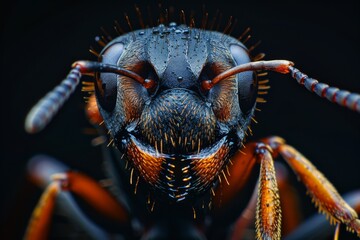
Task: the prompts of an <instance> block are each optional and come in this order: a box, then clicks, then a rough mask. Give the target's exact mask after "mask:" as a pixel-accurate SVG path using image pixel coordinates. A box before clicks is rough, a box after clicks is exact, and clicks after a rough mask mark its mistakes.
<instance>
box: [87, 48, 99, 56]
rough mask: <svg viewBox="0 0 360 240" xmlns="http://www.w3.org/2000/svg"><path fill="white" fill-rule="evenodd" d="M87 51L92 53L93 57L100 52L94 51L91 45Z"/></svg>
mask: <svg viewBox="0 0 360 240" xmlns="http://www.w3.org/2000/svg"><path fill="white" fill-rule="evenodd" d="M89 52H90V53H91V54H93V55H95V57H99V56H100V53H98V52H97V51H95V49H94V48H93V47H91V46H90V49H89Z"/></svg>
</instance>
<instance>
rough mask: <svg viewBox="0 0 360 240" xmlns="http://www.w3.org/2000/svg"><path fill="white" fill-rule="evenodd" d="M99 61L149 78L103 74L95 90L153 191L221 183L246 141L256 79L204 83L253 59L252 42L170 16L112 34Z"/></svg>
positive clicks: (180, 192)
mask: <svg viewBox="0 0 360 240" xmlns="http://www.w3.org/2000/svg"><path fill="white" fill-rule="evenodd" d="M99 60H100V61H101V62H102V63H106V64H111V65H116V66H119V67H121V68H124V69H127V70H130V71H132V72H134V73H136V74H138V75H139V76H141V77H142V78H143V79H146V80H148V81H149V82H151V83H152V84H151V85H150V86H149V87H147V86H145V85H144V84H143V83H141V82H139V81H136V80H134V79H133V78H129V77H126V76H121V75H117V74H115V73H100V74H98V75H97V80H96V84H95V89H96V95H97V99H98V105H99V109H100V112H101V115H102V117H103V118H104V122H105V125H106V127H107V129H108V130H109V132H110V135H111V136H112V138H113V139H114V143H115V145H116V146H117V147H118V149H119V150H120V151H121V152H123V153H124V154H125V157H126V158H127V159H128V160H129V162H130V163H132V165H133V167H134V168H135V169H136V172H137V173H138V174H139V175H140V177H141V178H142V179H143V180H145V182H147V183H148V184H150V186H151V188H152V189H153V191H154V193H155V195H158V196H161V198H166V199H168V200H170V201H182V200H185V199H187V198H189V196H191V198H193V197H197V196H198V195H199V194H202V193H203V192H205V191H206V190H208V189H209V188H210V187H212V186H213V185H214V184H216V181H217V180H218V175H219V174H221V171H222V170H223V169H224V168H225V166H226V164H227V163H228V160H229V158H230V157H231V156H232V154H233V153H234V152H235V151H236V150H237V149H239V147H240V146H241V144H242V142H243V140H244V136H245V130H247V129H248V125H249V123H250V121H251V117H252V115H253V112H254V109H255V102H256V95H257V79H256V73H255V72H253V71H246V72H242V73H239V74H236V75H233V76H230V77H228V78H227V79H226V81H220V82H218V83H217V84H215V85H214V86H212V87H211V88H210V89H206V88H203V87H202V83H203V82H204V81H207V80H209V79H213V78H214V77H215V76H217V75H219V74H220V73H222V72H224V71H226V70H228V69H230V68H232V67H234V66H236V65H239V64H244V63H248V62H250V61H251V59H250V57H249V54H248V50H247V48H246V47H245V46H244V45H243V44H242V43H241V42H240V41H238V40H237V39H235V38H233V37H230V36H228V35H225V34H222V33H219V32H213V31H206V30H201V29H196V28H190V27H188V26H185V25H177V24H175V23H170V24H169V25H167V26H165V25H163V24H160V25H159V26H158V27H154V28H148V29H142V30H138V31H133V32H131V33H128V34H124V35H122V36H119V37H117V38H115V39H114V40H112V41H111V42H110V43H108V44H107V45H106V46H105V47H104V49H103V50H102V52H101V53H100V55H99Z"/></svg>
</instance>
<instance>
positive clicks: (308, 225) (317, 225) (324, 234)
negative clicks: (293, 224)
mask: <svg viewBox="0 0 360 240" xmlns="http://www.w3.org/2000/svg"><path fill="white" fill-rule="evenodd" d="M343 198H344V200H345V201H346V202H347V203H348V204H349V205H350V206H351V207H352V208H354V209H355V211H356V212H357V213H360V190H356V191H354V192H350V193H347V194H344V195H343ZM319 229H322V231H319ZM333 232H335V227H334V226H333V225H330V224H329V222H328V221H327V219H326V217H325V216H324V215H319V214H315V215H314V216H312V217H309V218H308V219H306V220H305V221H304V223H302V224H301V225H299V227H297V228H296V229H295V230H294V231H293V232H291V233H290V234H289V235H288V236H286V237H285V240H301V239H310V238H312V239H327V238H329V237H331V234H332V233H333ZM340 239H341V238H340Z"/></svg>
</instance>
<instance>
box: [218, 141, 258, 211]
mask: <svg viewBox="0 0 360 240" xmlns="http://www.w3.org/2000/svg"><path fill="white" fill-rule="evenodd" d="M255 149H256V143H248V144H246V145H245V147H244V149H243V150H242V151H238V152H236V154H235V155H234V156H233V157H232V159H231V164H230V165H231V166H230V168H229V169H228V170H229V176H228V177H227V179H228V182H229V185H225V184H222V185H220V186H219V187H218V188H217V189H216V190H215V196H214V199H213V201H214V204H215V206H217V207H219V206H221V205H226V204H227V203H228V202H229V201H231V200H232V199H233V198H234V196H235V195H236V194H237V193H238V192H240V190H241V189H242V188H243V187H244V185H245V184H246V183H247V182H248V179H249V177H250V174H251V172H252V170H253V168H254V165H255V163H256V159H255Z"/></svg>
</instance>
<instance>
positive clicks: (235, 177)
mask: <svg viewBox="0 0 360 240" xmlns="http://www.w3.org/2000/svg"><path fill="white" fill-rule="evenodd" d="M258 144H259V143H256V142H250V143H248V144H246V145H245V147H244V148H243V149H242V150H241V151H238V152H237V153H236V154H235V156H234V157H233V158H232V159H231V164H230V168H229V174H228V177H227V179H228V182H229V185H226V184H223V185H220V186H219V188H217V189H216V190H215V197H214V203H215V204H216V205H220V204H222V205H225V204H228V203H229V202H230V201H232V200H233V198H234V197H235V195H236V194H237V193H239V192H240V191H241V189H242V188H243V187H244V185H245V184H246V183H247V182H248V179H249V176H250V174H251V172H252V170H253V168H254V165H255V163H256V162H257V160H256V158H257V157H256V154H257V153H256V152H257V148H258ZM272 154H273V153H272ZM274 157H276V156H274ZM275 167H276V169H277V170H276V180H277V182H278V187H279V192H280V195H281V196H282V199H284V201H281V208H282V209H284V211H283V213H282V215H283V218H284V219H285V222H284V224H283V225H284V226H283V229H282V233H283V234H284V235H286V234H287V233H289V232H290V231H292V230H293V229H294V228H295V227H296V226H297V225H298V224H299V222H300V219H301V216H300V213H299V212H295V213H294V209H295V211H296V209H298V197H297V193H296V191H295V190H294V189H293V188H292V187H291V186H290V184H289V183H288V181H287V177H286V176H287V170H286V169H285V168H284V167H283V166H281V165H280V164H279V163H277V164H276V165H275ZM256 197H257V190H256V189H255V190H254V193H253V195H252V197H251V199H250V201H249V203H248V205H247V206H246V208H245V209H244V210H243V212H242V214H241V215H240V217H239V218H238V219H237V221H236V223H235V224H234V228H233V230H232V232H231V233H230V235H231V238H232V239H241V238H242V236H243V234H244V231H245V230H246V229H247V228H248V227H249V225H250V224H252V223H253V219H254V217H255V208H256Z"/></svg>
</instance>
